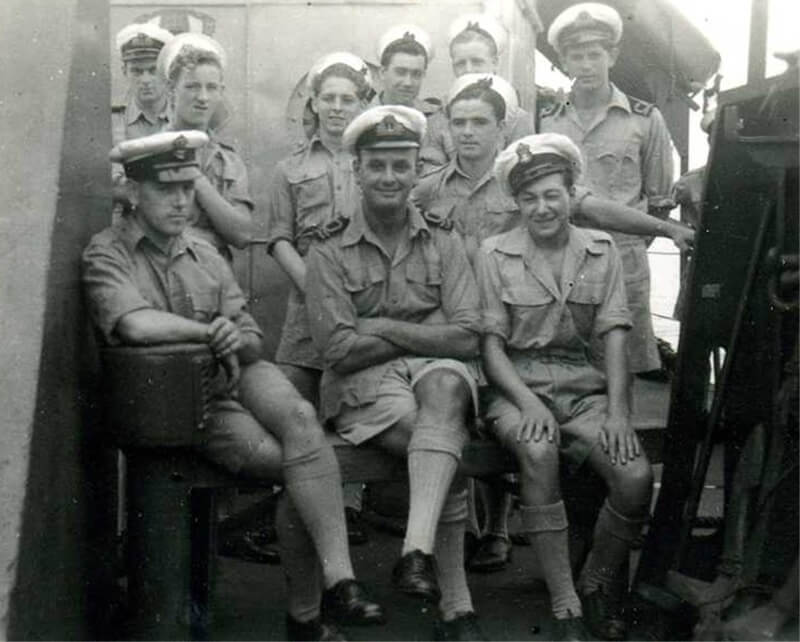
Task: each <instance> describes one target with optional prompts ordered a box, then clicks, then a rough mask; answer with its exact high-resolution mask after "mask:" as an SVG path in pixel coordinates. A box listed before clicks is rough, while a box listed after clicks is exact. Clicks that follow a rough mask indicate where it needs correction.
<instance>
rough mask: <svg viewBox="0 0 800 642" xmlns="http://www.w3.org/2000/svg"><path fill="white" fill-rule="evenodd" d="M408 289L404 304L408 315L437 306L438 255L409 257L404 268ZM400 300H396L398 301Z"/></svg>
mask: <svg viewBox="0 0 800 642" xmlns="http://www.w3.org/2000/svg"><path fill="white" fill-rule="evenodd" d="M405 276H406V283H407V287H408V291H407V293H406V297H405V298H406V301H405V305H406V306H407V308H408V310H407V311H408V312H409V313H410V315H412V316H413V315H414V314H415V313H419V312H426V311H429V310H433V309H435V308H438V307H439V306H440V305H441V304H442V294H441V292H442V262H441V259H440V257H438V256H436V257H428V259H427V260H426V259H425V258H410V259H409V261H408V263H406V269H405ZM400 302H401V301H397V303H400Z"/></svg>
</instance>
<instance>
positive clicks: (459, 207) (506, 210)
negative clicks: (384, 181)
mask: <svg viewBox="0 0 800 642" xmlns="http://www.w3.org/2000/svg"><path fill="white" fill-rule="evenodd" d="M413 198H414V202H415V203H416V204H417V205H418V206H419V207H421V208H422V209H423V210H426V211H428V212H431V213H432V214H435V215H437V216H438V217H440V218H442V219H450V220H452V221H453V226H454V227H455V229H456V231H457V232H458V233H459V234H460V235H461V236H462V238H463V239H464V242H465V244H466V245H467V248H468V251H469V252H470V254H472V250H473V249H477V247H478V246H479V245H480V244H481V242H483V241H484V240H485V239H487V238H489V237H490V236H494V235H495V234H501V233H502V232H506V231H508V230H510V229H512V228H514V227H516V226H517V225H519V222H520V212H519V208H518V207H517V204H516V202H515V201H514V199H513V198H511V197H510V196H508V195H507V194H505V193H504V192H503V190H502V189H501V188H500V184H499V183H498V182H497V179H496V178H495V177H494V172H493V168H490V169H489V171H488V172H486V174H484V175H483V176H482V177H481V178H480V179H479V180H478V181H477V182H476V183H474V184H473V183H472V181H471V179H470V177H469V176H467V175H466V174H465V173H464V172H463V171H461V169H460V168H459V166H458V160H457V158H456V157H453V160H451V161H450V162H448V164H447V165H445V166H443V167H440V168H437V169H435V170H433V171H432V172H430V173H429V174H426V175H425V176H423V177H422V179H420V181H419V183H418V184H417V186H416V187H415V188H414V192H413Z"/></svg>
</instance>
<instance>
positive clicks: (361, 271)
mask: <svg viewBox="0 0 800 642" xmlns="http://www.w3.org/2000/svg"><path fill="white" fill-rule="evenodd" d="M385 282H386V273H385V271H384V269H383V266H382V265H377V264H370V263H364V262H357V263H353V264H352V265H349V266H347V268H346V269H345V275H344V289H345V290H346V291H347V292H348V293H349V294H350V298H351V300H352V302H353V305H354V306H355V308H356V313H357V314H358V316H365V317H371V316H379V315H380V311H381V302H382V299H383V291H384V286H385Z"/></svg>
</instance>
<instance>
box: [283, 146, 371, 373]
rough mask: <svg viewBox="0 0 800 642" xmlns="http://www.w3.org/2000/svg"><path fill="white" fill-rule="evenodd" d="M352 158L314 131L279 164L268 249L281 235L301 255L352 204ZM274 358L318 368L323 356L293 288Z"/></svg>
mask: <svg viewBox="0 0 800 642" xmlns="http://www.w3.org/2000/svg"><path fill="white" fill-rule="evenodd" d="M352 158H353V157H352V155H350V154H347V153H339V154H335V153H333V152H332V151H331V150H329V149H328V148H327V147H325V145H324V144H323V143H322V141H321V140H320V138H319V136H317V135H314V136H313V137H312V138H311V140H310V141H308V142H307V143H301V144H300V146H299V147H298V149H297V150H296V151H295V152H294V153H293V154H292V155H290V156H289V157H288V158H285V159H284V160H282V161H281V162H280V163H278V167H277V169H276V171H275V177H274V179H273V181H272V187H271V189H270V201H269V205H268V207H267V240H268V245H267V249H268V251H270V252H271V251H272V249H273V248H274V247H275V243H277V242H278V241H279V240H281V239H283V240H286V241H288V242H289V243H291V244H292V245H293V246H294V247H295V248H296V249H297V251H298V253H299V254H300V255H302V256H304V255H305V254H306V253H307V252H308V248H309V246H310V245H311V239H312V238H313V236H314V232H315V230H317V229H319V228H320V227H322V226H324V225H325V224H326V223H329V222H330V221H332V220H334V219H335V218H336V217H338V216H340V215H341V214H342V213H343V212H347V211H350V210H351V209H352V208H353V204H355V203H357V202H358V201H359V199H360V198H361V194H360V192H359V189H358V186H357V185H356V181H355V177H354V174H353V162H352ZM275 360H276V361H277V362H278V363H289V364H292V365H296V366H301V367H305V368H314V369H317V370H322V359H321V358H320V356H319V354H318V352H317V349H316V348H315V347H314V344H313V341H312V340H311V330H310V329H309V324H308V311H307V310H306V306H305V300H304V297H303V294H302V293H301V292H300V291H299V290H298V289H297V288H296V287H292V288H291V290H290V291H289V300H288V302H287V305H286V319H285V321H284V324H283V330H282V331H281V340H280V343H279V344H278V350H277V352H276V355H275Z"/></svg>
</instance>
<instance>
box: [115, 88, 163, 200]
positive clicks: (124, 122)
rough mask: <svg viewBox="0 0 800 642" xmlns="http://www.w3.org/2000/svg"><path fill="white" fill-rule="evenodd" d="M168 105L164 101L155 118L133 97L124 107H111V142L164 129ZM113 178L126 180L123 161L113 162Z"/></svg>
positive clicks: (117, 180)
mask: <svg viewBox="0 0 800 642" xmlns="http://www.w3.org/2000/svg"><path fill="white" fill-rule="evenodd" d="M167 111H168V110H167V105H166V102H165V103H164V110H163V111H162V112H161V113H160V114H159V115H158V116H157V117H156V118H155V119H151V118H149V117H148V116H147V115H146V114H145V113H144V112H143V111H142V110H141V109H140V108H139V106H138V105H137V104H136V100H134V99H133V98H131V99H130V101H128V104H127V105H125V106H124V107H122V106H120V107H112V108H111V143H112V145H115V146H116V145H118V144H119V143H121V142H123V141H126V140H131V139H132V138H142V137H143V136H150V135H151V134H157V133H158V132H160V131H162V130H163V129H164V128H166V126H167V125H168V123H169V116H168V114H167ZM111 180H112V181H113V182H114V184H118V183H123V182H124V181H125V168H124V167H123V166H122V163H111ZM115 211H116V212H117V213H121V211H122V208H121V207H118V208H115Z"/></svg>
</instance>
